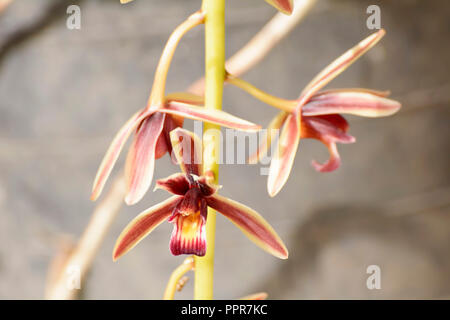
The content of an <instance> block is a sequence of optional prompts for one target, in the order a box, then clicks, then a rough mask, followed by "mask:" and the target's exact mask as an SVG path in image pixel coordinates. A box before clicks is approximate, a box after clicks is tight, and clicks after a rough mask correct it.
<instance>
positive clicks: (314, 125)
mask: <svg viewBox="0 0 450 320" xmlns="http://www.w3.org/2000/svg"><path fill="white" fill-rule="evenodd" d="M336 116H339V115H328V116H317V117H306V116H305V117H303V119H302V138H313V139H317V140H319V141H321V142H322V143H323V144H324V145H325V146H326V147H327V148H328V151H329V153H330V159H329V160H328V161H327V162H326V163H325V164H320V163H318V162H317V161H312V166H313V167H314V168H315V169H316V170H317V171H319V172H330V171H334V170H336V169H337V168H339V166H340V164H341V159H340V157H339V153H338V150H337V146H336V142H340V143H353V142H355V138H354V137H353V136H351V135H349V134H347V133H346V132H345V131H346V130H347V124H346V122H344V123H343V122H341V121H340V120H339V118H336ZM339 117H340V116H339ZM340 118H342V117H340ZM342 119H343V118H342ZM343 120H344V121H345V119H343Z"/></svg>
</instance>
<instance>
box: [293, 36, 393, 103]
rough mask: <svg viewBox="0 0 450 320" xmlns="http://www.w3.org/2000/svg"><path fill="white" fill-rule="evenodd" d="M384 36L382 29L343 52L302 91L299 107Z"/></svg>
mask: <svg viewBox="0 0 450 320" xmlns="http://www.w3.org/2000/svg"><path fill="white" fill-rule="evenodd" d="M385 34H386V31H384V29H381V30H379V31H378V32H376V33H373V34H371V35H370V36H368V37H367V38H365V39H364V40H362V41H361V42H360V43H358V44H357V45H356V46H354V47H353V48H351V49H350V50H348V51H347V52H345V53H344V54H343V55H341V56H340V57H339V58H337V59H336V60H334V61H333V62H332V63H330V64H329V65H328V66H327V67H326V68H325V69H323V70H322V71H321V72H320V73H319V74H318V75H317V76H316V77H314V79H313V80H311V82H310V83H309V84H308V85H307V86H306V87H305V88H304V89H303V91H302V93H301V95H300V99H299V106H303V105H304V104H305V102H307V101H308V100H309V99H310V98H311V97H312V96H313V95H314V94H315V93H317V92H318V91H319V90H320V89H322V88H323V87H324V86H326V85H327V84H328V83H329V82H330V81H331V80H333V79H334V78H336V77H337V76H338V75H339V74H341V73H342V72H343V71H344V70H345V69H347V68H348V67H349V66H350V65H351V64H352V63H353V62H355V61H356V60H358V58H359V57H361V56H362V55H363V54H364V53H366V52H367V50H369V49H370V48H372V47H373V46H374V45H375V44H377V43H378V41H380V40H381V38H382V37H383V36H384V35H385Z"/></svg>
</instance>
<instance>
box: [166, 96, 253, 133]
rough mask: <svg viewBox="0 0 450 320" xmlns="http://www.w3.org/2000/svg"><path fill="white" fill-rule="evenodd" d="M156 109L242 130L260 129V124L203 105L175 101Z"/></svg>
mask: <svg viewBox="0 0 450 320" xmlns="http://www.w3.org/2000/svg"><path fill="white" fill-rule="evenodd" d="M158 111H160V112H165V113H169V114H173V115H178V116H183V117H185V118H188V119H193V120H200V121H205V122H210V123H214V124H218V125H221V126H224V127H227V128H232V129H237V130H242V131H249V132H254V131H258V130H259V129H261V126H258V125H256V124H254V123H251V122H249V121H246V120H243V119H240V118H238V117H235V116H233V115H231V114H229V113H226V112H224V111H221V110H215V109H206V108H204V107H198V106H194V105H191V104H186V103H181V102H176V101H172V102H170V103H168V105H167V106H166V107H165V108H163V109H160V110H158Z"/></svg>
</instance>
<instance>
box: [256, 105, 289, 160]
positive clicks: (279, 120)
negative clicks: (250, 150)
mask: <svg viewBox="0 0 450 320" xmlns="http://www.w3.org/2000/svg"><path fill="white" fill-rule="evenodd" d="M288 115H289V113H287V112H285V111H281V112H280V113H278V114H277V115H276V116H275V117H274V118H273V119H272V121H271V122H270V123H269V125H268V127H267V129H266V131H265V132H264V134H263V135H262V137H261V143H260V144H259V146H258V149H257V150H256V152H255V153H254V154H252V155H251V156H250V157H249V158H248V163H250V164H256V163H257V162H258V161H259V160H261V158H262V157H264V156H265V155H267V151H268V150H269V148H270V146H271V145H272V140H273V139H274V138H275V137H276V135H277V134H278V133H279V130H280V128H281V127H282V126H283V123H284V121H285V120H286V118H287V116H288Z"/></svg>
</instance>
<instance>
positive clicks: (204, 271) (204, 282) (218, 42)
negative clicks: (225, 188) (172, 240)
mask: <svg viewBox="0 0 450 320" xmlns="http://www.w3.org/2000/svg"><path fill="white" fill-rule="evenodd" d="M202 9H203V10H204V12H205V13H206V18H205V108H209V109H219V110H220V109H222V95H223V83H224V80H225V0H203V5H202ZM217 130H220V126H217V125H212V124H209V123H205V124H204V134H203V145H204V148H203V150H204V152H203V165H204V170H205V172H210V173H213V174H214V179H215V182H216V183H217V179H218V175H219V165H218V164H217V157H216V154H217V152H218V150H219V147H220V146H219V140H218V139H215V138H214V136H215V135H214V132H217ZM215 231H216V213H215V212H214V210H211V209H209V208H208V218H207V222H206V239H207V246H208V247H207V250H206V255H205V256H204V257H197V256H196V257H195V283H194V298H195V299H197V300H198V299H203V300H210V299H213V283H214V244H215Z"/></svg>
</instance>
